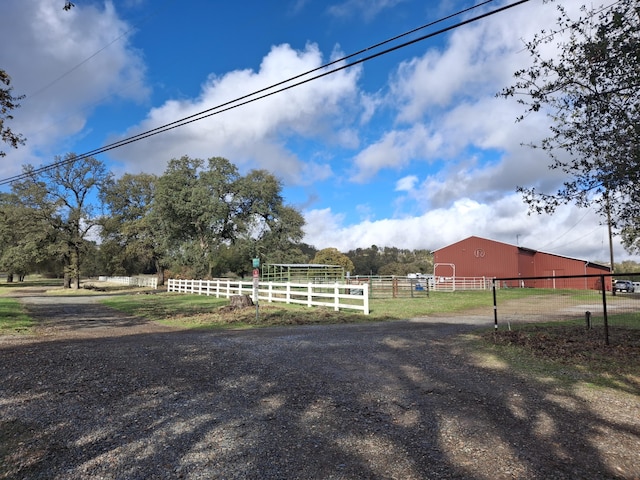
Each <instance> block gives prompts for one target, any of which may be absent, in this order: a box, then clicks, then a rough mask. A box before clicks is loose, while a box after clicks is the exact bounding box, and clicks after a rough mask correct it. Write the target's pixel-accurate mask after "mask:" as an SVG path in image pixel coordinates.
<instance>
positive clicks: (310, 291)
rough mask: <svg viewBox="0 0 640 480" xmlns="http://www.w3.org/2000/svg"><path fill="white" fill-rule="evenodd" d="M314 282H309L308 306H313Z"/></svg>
mask: <svg viewBox="0 0 640 480" xmlns="http://www.w3.org/2000/svg"><path fill="white" fill-rule="evenodd" d="M312 285H313V284H312V283H308V284H307V307H311V302H312V301H313V287H312Z"/></svg>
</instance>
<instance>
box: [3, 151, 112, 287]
mask: <svg viewBox="0 0 640 480" xmlns="http://www.w3.org/2000/svg"><path fill="white" fill-rule="evenodd" d="M23 170H24V174H25V178H24V179H23V180H21V181H19V182H15V183H13V184H12V186H11V188H12V193H13V194H14V196H13V199H14V200H15V207H16V208H17V209H18V210H19V211H21V212H22V213H23V214H24V216H25V217H24V222H25V224H27V225H29V228H30V231H29V237H28V238H29V240H33V241H34V242H37V243H38V245H37V248H35V247H33V245H32V244H27V245H24V247H23V248H22V249H21V253H23V254H25V255H27V254H28V252H29V248H30V247H32V250H33V251H36V252H37V251H40V252H41V253H42V251H44V255H46V257H47V258H54V259H56V260H58V261H60V262H62V264H63V265H64V277H65V287H70V286H71V280H72V279H74V280H75V282H74V287H75V288H79V286H80V268H81V263H82V258H83V256H84V255H86V252H87V249H88V248H90V247H89V245H88V242H87V240H86V237H87V236H88V234H89V231H90V230H91V229H92V228H93V227H95V225H96V206H95V205H94V204H93V203H92V202H91V201H90V195H91V193H92V192H93V191H94V190H96V189H98V188H99V187H100V186H101V185H102V183H103V182H104V181H105V180H106V179H107V178H108V173H107V170H106V167H105V166H104V164H103V163H102V162H100V161H99V160H96V159H95V158H92V157H88V158H83V159H76V158H75V155H74V154H67V155H66V156H65V157H64V158H60V157H56V162H55V163H54V164H53V166H52V167H51V168H47V169H36V168H34V167H33V166H31V165H26V166H25V167H24V168H23ZM38 229H40V230H38ZM42 245H46V247H45V248H44V249H43V248H41V246H42Z"/></svg>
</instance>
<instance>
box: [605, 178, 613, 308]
mask: <svg viewBox="0 0 640 480" xmlns="http://www.w3.org/2000/svg"><path fill="white" fill-rule="evenodd" d="M606 202H607V204H606V207H605V208H606V209H607V229H608V230H609V262H610V263H611V273H613V270H614V266H613V233H612V231H611V208H610V206H609V191H607V193H606ZM602 288H603V289H604V288H605V287H604V285H603V286H602ZM611 292H612V294H613V296H615V295H616V290H615V288H613V278H612V279H611Z"/></svg>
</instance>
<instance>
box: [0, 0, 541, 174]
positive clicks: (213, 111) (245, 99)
mask: <svg viewBox="0 0 640 480" xmlns="http://www.w3.org/2000/svg"><path fill="white" fill-rule="evenodd" d="M491 1H492V0H487V1H485V2H483V3H481V4H479V5H475V6H474V7H470V8H467V9H464V10H461V11H459V12H457V13H454V14H452V15H449V16H447V17H444V18H441V19H439V20H437V21H435V22H431V23H428V24H425V25H423V26H421V27H418V28H415V29H412V30H410V31H408V32H405V33H403V34H400V35H397V36H395V37H393V38H390V39H387V40H385V41H383V42H380V43H377V44H375V45H372V46H370V47H367V48H365V49H362V50H360V51H358V52H355V53H352V54H350V55H347V56H345V57H342V58H340V59H337V60H334V61H332V62H329V63H327V64H324V65H322V66H320V67H317V68H314V69H311V70H308V71H306V72H304V73H301V74H299V75H296V76H294V77H291V78H289V79H286V80H283V81H281V82H277V83H274V84H272V85H270V86H268V87H265V88H262V89H259V90H256V91H254V92H252V93H249V94H247V95H243V96H241V97H238V98H236V99H234V100H230V101H228V102H224V103H221V104H219V105H216V106H214V107H211V108H208V109H206V110H203V111H201V112H199V113H195V114H193V115H189V116H187V117H184V118H181V119H179V120H175V121H173V122H170V123H167V124H165V125H162V126H160V127H156V128H153V129H151V130H147V131H145V132H142V133H139V134H137V135H133V136H131V137H127V138H125V139H123V140H119V141H117V142H114V143H111V144H108V145H105V146H103V147H100V148H97V149H94V150H91V151H89V152H86V153H83V154H81V155H77V156H74V157H71V158H68V159H65V160H61V161H59V162H54V163H52V164H49V165H45V166H42V167H39V168H36V169H32V170H31V171H29V172H27V173H22V174H19V175H14V176H12V177H8V178H5V179H3V180H0V185H6V184H9V183H12V182H15V181H19V180H23V179H25V178H28V177H31V176H32V175H34V174H37V173H41V172H44V171H47V170H50V169H52V168H56V167H58V166H62V165H66V164H68V163H73V162H76V161H78V160H82V159H84V158H87V157H90V156H94V155H98V154H100V153H104V152H107V151H110V150H114V149H116V148H119V147H122V146H125V145H128V144H130V143H133V142H137V141H140V140H142V139H145V138H149V137H152V136H155V135H158V134H160V133H164V132H167V131H169V130H173V129H175V128H178V127H182V126H184V125H188V124H190V123H193V122H196V121H199V120H203V119H205V118H208V117H211V116H213V115H218V114H220V113H223V112H226V111H229V110H232V109H234V108H238V107H241V106H244V105H247V104H249V103H253V102H255V101H258V100H262V99H264V98H267V97H270V96H272V95H275V94H278V93H281V92H284V91H286V90H290V89H292V88H294V87H298V86H300V85H304V84H306V83H309V82H311V81H313V80H317V79H319V78H323V77H326V76H328V75H331V74H333V73H336V72H339V71H341V70H345V69H347V68H350V67H353V66H355V65H359V64H361V63H364V62H366V61H368V60H372V59H374V58H377V57H380V56H383V55H386V54H389V53H391V52H394V51H396V50H399V49H401V48H405V47H408V46H410V45H413V44H415V43H418V42H422V41H424V40H427V39H429V38H432V37H435V36H437V35H441V34H443V33H446V32H448V31H451V30H454V29H456V28H459V27H462V26H464V25H468V24H470V23H473V22H476V21H479V20H481V19H484V18H487V17H490V16H492V15H495V14H497V13H501V12H503V11H506V10H509V9H511V8H513V7H516V6H518V5H521V4H523V3H527V2H528V1H529V0H518V1H516V2H514V3H511V4H508V5H505V6H503V7H500V8H497V9H495V10H492V11H489V12H486V13H483V14H480V15H477V16H475V17H471V18H469V19H467V20H463V21H461V22H458V23H456V24H453V25H450V26H448V27H444V28H442V29H440V30H437V31H435V32H432V33H428V34H425V35H422V36H420V37H417V38H414V39H412V40H408V41H406V42H404V43H401V44H398V45H396V46H393V47H389V48H387V49H385V50H382V51H380V52H378V53H374V54H371V55H368V56H365V57H362V58H359V59H356V60H354V61H353V62H351V63H347V64H344V65H341V66H339V67H336V68H333V69H331V70H327V71H324V72H322V73H320V74H318V75H315V76H312V77H309V78H306V79H303V80H300V81H298V82H296V83H292V84H290V85H286V84H287V83H290V82H292V81H294V80H299V79H301V78H302V77H305V76H307V75H309V74H312V73H315V72H317V71H320V70H323V69H325V68H327V67H330V66H332V65H335V64H338V63H342V62H344V61H345V60H348V59H351V58H353V57H355V56H357V55H361V54H362V53H366V52H368V51H370V50H373V49H376V48H378V47H380V46H382V45H385V44H387V43H390V42H392V41H394V40H397V39H399V38H402V37H405V36H407V35H410V34H412V33H415V32H417V31H418V30H421V29H424V28H427V27H429V26H433V25H435V24H437V23H441V22H443V21H445V20H447V19H450V18H452V17H454V16H457V15H460V14H462V13H465V12H468V11H470V10H472V9H473V8H477V7H479V6H480V5H484V4H487V3H490V2H491ZM283 85H286V86H283ZM276 87H281V88H278V89H276V90H273V91H269V90H272V89H274V88H276ZM252 97H253V98H252Z"/></svg>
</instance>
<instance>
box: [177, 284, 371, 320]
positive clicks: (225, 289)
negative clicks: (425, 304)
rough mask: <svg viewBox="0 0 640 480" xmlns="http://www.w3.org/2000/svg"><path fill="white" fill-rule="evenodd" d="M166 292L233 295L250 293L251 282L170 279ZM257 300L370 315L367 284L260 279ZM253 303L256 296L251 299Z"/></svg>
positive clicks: (251, 291) (251, 289)
mask: <svg viewBox="0 0 640 480" xmlns="http://www.w3.org/2000/svg"><path fill="white" fill-rule="evenodd" d="M167 291H168V292H178V293H192V294H197V295H215V296H216V297H218V298H220V297H225V298H229V297H231V296H232V295H251V296H252V297H253V282H252V281H248V282H246V281H240V280H230V279H217V280H177V279H173V278H172V279H169V280H168V282H167ZM257 300H258V301H260V300H265V301H267V302H269V303H271V302H284V303H295V304H299V305H306V306H307V307H312V306H316V307H329V308H333V309H334V310H335V311H339V310H341V309H342V310H344V309H348V310H359V311H361V312H362V313H364V314H365V315H369V285H367V284H363V285H358V286H357V287H356V286H354V285H346V284H343V283H330V284H327V283H325V284H321V283H290V282H286V283H284V282H260V283H259V284H258V299H257ZM253 301H254V302H255V301H256V299H255V298H254V299H253Z"/></svg>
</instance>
